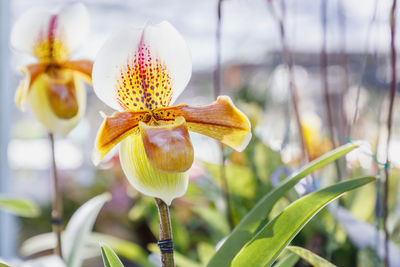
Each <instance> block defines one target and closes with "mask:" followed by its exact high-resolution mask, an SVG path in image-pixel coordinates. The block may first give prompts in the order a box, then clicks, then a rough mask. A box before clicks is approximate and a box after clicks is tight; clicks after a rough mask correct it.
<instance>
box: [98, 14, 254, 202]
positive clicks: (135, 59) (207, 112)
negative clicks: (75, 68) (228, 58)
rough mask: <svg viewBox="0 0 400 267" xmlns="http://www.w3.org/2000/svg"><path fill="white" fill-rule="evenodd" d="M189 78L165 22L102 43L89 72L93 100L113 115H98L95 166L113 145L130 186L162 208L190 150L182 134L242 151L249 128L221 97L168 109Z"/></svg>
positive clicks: (181, 181) (182, 52) (182, 51)
mask: <svg viewBox="0 0 400 267" xmlns="http://www.w3.org/2000/svg"><path fill="white" fill-rule="evenodd" d="M191 73H192V63H191V56H190V53H189V49H188V46H187V44H186V43H185V41H184V39H183V38H182V36H181V35H180V34H179V33H178V32H177V31H176V29H175V28H174V27H173V26H172V25H171V24H169V23H168V22H162V23H160V24H157V25H153V24H147V25H146V26H145V27H144V28H142V29H126V30H124V31H121V32H120V33H118V34H116V35H115V36H114V37H112V38H111V39H109V40H108V41H107V42H106V44H105V45H104V46H103V48H102V49H101V50H100V52H99V54H98V55H97V57H96V60H95V63H94V66H93V76H92V78H93V87H94V91H95V93H96V94H97V96H98V97H99V98H100V99H101V100H102V101H103V102H104V103H106V104H107V105H109V106H110V107H112V108H114V109H116V110H118V112H116V113H114V114H113V115H112V116H110V117H105V120H104V122H103V124H102V125H101V127H100V129H99V131H98V134H97V138H96V141H95V149H94V153H93V161H94V163H95V164H96V165H97V164H98V163H99V162H100V161H101V159H102V158H103V157H104V156H105V155H106V154H107V153H108V152H109V151H110V150H111V149H112V148H113V147H114V146H115V145H117V144H118V143H120V142H121V145H120V161H121V165H122V168H123V170H124V172H125V174H126V176H127V178H128V180H129V181H130V182H131V183H132V185H133V186H134V187H135V188H136V189H137V190H138V191H140V192H142V193H143V194H145V195H148V196H152V197H157V198H160V199H162V200H163V201H164V202H165V203H167V204H168V205H170V204H171V201H172V200H173V199H174V198H176V197H180V196H182V195H184V194H185V192H186V189H187V185H188V174H187V170H188V169H189V168H190V167H191V166H192V163H193V159H194V155H193V146H192V144H191V141H190V136H189V132H188V131H194V132H197V133H200V134H203V135H206V136H209V137H212V138H214V139H216V140H218V141H220V142H222V143H224V144H226V145H228V146H231V147H232V148H234V149H236V150H238V151H241V150H243V149H244V148H245V147H246V146H247V144H248V143H249V141H250V138H251V132H250V123H249V120H248V119H247V117H246V116H245V115H244V114H243V113H242V112H241V111H239V110H238V109H237V108H236V107H235V106H234V105H233V103H232V101H231V99H230V98H229V97H228V96H220V97H218V99H217V101H216V102H214V103H212V104H211V105H207V106H189V105H186V104H179V105H172V106H171V104H172V103H174V101H175V100H176V99H177V97H178V96H179V94H180V93H181V92H182V91H183V89H184V88H185V87H186V85H187V83H188V82H189V79H190V76H191Z"/></svg>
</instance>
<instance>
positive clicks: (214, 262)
mask: <svg viewBox="0 0 400 267" xmlns="http://www.w3.org/2000/svg"><path fill="white" fill-rule="evenodd" d="M356 147H358V146H357V145H355V144H346V145H343V146H340V147H338V148H336V149H334V150H332V151H331V152H329V153H326V154H324V155H323V156H321V157H319V158H317V159H316V160H314V161H312V162H310V163H309V164H307V165H306V166H304V167H303V168H302V169H300V170H299V171H298V172H297V173H295V174H294V175H291V176H290V177H289V178H288V179H286V180H285V181H284V182H283V183H282V184H281V185H280V186H278V187H277V188H275V189H274V190H272V191H271V192H270V193H268V194H267V195H265V196H264V197H263V198H262V199H261V200H260V201H258V202H257V204H256V205H255V206H254V208H252V209H251V211H250V212H249V213H248V214H247V215H246V216H245V217H244V218H243V219H242V220H241V221H240V223H239V224H238V225H237V226H236V227H235V229H234V230H233V231H232V232H231V234H230V235H229V236H228V237H227V239H226V240H225V242H224V243H223V244H222V245H221V247H220V248H219V249H218V250H217V252H216V253H215V254H214V255H213V257H212V258H211V260H210V261H209V262H208V264H207V267H220V266H229V263H230V262H231V261H232V259H233V258H234V257H235V255H236V253H237V252H238V251H239V250H240V249H241V248H242V247H243V245H244V244H245V243H246V242H247V241H248V240H249V239H250V238H251V235H252V234H253V233H254V232H255V231H256V229H257V227H258V226H259V225H260V223H261V222H262V221H263V220H265V219H266V218H267V216H268V214H269V212H270V211H271V209H272V207H273V206H274V204H275V203H276V202H277V201H278V200H279V199H280V198H281V197H282V196H283V195H284V194H285V193H286V192H287V191H289V190H290V189H291V188H292V187H294V186H295V185H296V184H297V183H298V182H299V181H300V180H301V179H302V178H304V177H305V176H307V175H308V174H310V173H312V172H313V171H315V170H317V169H319V168H321V167H323V166H325V165H326V164H328V163H330V162H333V161H335V160H336V159H338V158H340V157H342V156H343V155H345V154H347V153H348V152H350V151H352V150H353V149H355V148H356Z"/></svg>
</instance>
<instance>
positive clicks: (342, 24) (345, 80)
mask: <svg viewBox="0 0 400 267" xmlns="http://www.w3.org/2000/svg"><path fill="white" fill-rule="evenodd" d="M338 22H339V28H340V32H341V40H340V52H339V61H340V65H341V67H342V69H343V75H342V91H341V99H340V111H341V119H342V120H341V124H340V126H341V127H340V128H341V129H340V131H339V133H340V134H339V138H338V139H339V144H342V143H344V142H346V133H347V131H348V130H347V129H348V127H349V125H348V120H347V117H346V111H345V105H344V100H345V96H346V94H347V93H348V90H349V68H348V66H347V53H346V37H347V32H346V15H345V10H344V6H343V0H339V1H338ZM344 166H345V165H344Z"/></svg>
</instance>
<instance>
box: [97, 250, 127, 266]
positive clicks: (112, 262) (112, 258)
mask: <svg viewBox="0 0 400 267" xmlns="http://www.w3.org/2000/svg"><path fill="white" fill-rule="evenodd" d="M101 256H102V257H103V262H104V266H105V267H124V265H123V264H122V262H121V260H120V259H119V258H118V256H117V254H115V252H114V250H112V248H110V247H109V246H108V245H106V244H101Z"/></svg>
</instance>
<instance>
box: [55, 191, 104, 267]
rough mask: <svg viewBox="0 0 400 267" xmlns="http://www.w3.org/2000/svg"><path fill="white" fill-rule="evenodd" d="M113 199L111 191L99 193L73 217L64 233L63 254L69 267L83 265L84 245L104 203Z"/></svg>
mask: <svg viewBox="0 0 400 267" xmlns="http://www.w3.org/2000/svg"><path fill="white" fill-rule="evenodd" d="M110 199H111V195H110V194H109V193H103V194H101V195H98V196H96V197H94V198H92V199H90V200H89V201H88V202H86V203H85V204H83V205H82V206H81V207H80V208H79V209H78V210H77V211H76V212H75V213H74V214H73V215H72V217H71V219H70V221H69V222H68V225H67V227H66V228H65V231H64V235H63V254H64V257H65V261H66V263H67V266H68V267H79V266H81V265H82V257H83V253H84V246H85V244H86V242H87V239H88V237H89V236H90V233H91V231H92V228H93V225H94V222H95V221H96V218H97V215H98V214H99V212H100V210H101V208H102V207H103V205H104V204H105V203H106V202H107V201H109V200H110Z"/></svg>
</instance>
